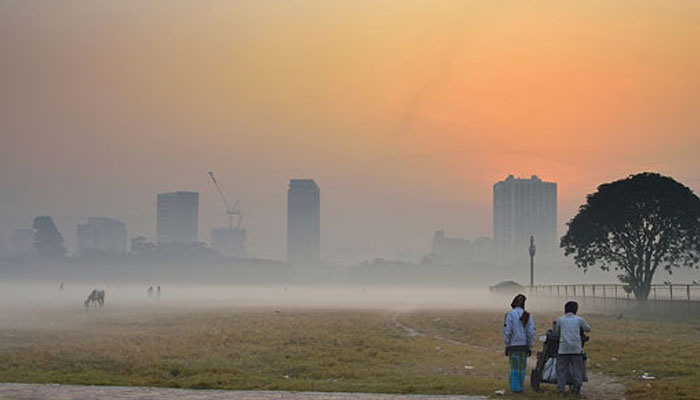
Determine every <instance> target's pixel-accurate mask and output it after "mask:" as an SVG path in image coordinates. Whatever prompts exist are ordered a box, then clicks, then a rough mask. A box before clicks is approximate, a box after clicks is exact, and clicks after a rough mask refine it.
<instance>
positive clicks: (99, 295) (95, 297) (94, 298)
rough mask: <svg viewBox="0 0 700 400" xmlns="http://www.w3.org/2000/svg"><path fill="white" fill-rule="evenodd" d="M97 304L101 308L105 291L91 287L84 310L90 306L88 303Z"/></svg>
mask: <svg viewBox="0 0 700 400" xmlns="http://www.w3.org/2000/svg"><path fill="white" fill-rule="evenodd" d="M94 304H97V305H98V306H100V308H102V306H103V305H104V304H105V291H104V290H102V289H92V293H90V295H89V296H88V297H87V299H86V300H85V310H88V309H89V308H90V305H94Z"/></svg>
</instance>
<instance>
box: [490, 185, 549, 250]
mask: <svg viewBox="0 0 700 400" xmlns="http://www.w3.org/2000/svg"><path fill="white" fill-rule="evenodd" d="M531 235H532V236H534V237H535V244H536V246H537V257H548V256H553V255H555V254H556V253H557V249H558V245H557V184H556V183H554V182H543V181H542V180H540V179H539V178H538V177H537V176H536V175H532V177H531V178H530V179H521V178H514V177H513V175H509V176H508V177H507V178H506V179H505V180H504V181H500V182H496V184H494V185H493V238H494V242H495V245H496V253H497V258H498V260H499V261H500V262H504V263H511V262H514V261H516V260H527V259H528V246H529V244H530V236H531Z"/></svg>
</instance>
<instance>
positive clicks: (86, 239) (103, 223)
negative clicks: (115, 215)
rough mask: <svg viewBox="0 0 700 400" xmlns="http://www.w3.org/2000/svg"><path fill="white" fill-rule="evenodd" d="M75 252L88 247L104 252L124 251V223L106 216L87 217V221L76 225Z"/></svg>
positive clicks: (80, 252)
mask: <svg viewBox="0 0 700 400" xmlns="http://www.w3.org/2000/svg"><path fill="white" fill-rule="evenodd" d="M77 234H78V237H77V239H78V240H77V246H76V247H77V252H78V254H82V253H84V252H85V251H86V250H88V249H92V250H97V251H103V252H106V253H116V254H118V253H124V252H125V251H126V224H125V223H123V222H121V221H117V220H116V219H112V218H107V217H89V218H88V221H87V223H85V224H78V226H77Z"/></svg>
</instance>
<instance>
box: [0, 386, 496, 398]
mask: <svg viewBox="0 0 700 400" xmlns="http://www.w3.org/2000/svg"><path fill="white" fill-rule="evenodd" d="M0 399H4V400H19V399H22V400H26V399H32V400H95V399H115V400H171V399H172V400H205V399H206V400H428V399H436V400H484V399H485V397H480V396H423V395H393V394H371V393H318V392H272V391H240V390H185V389H160V388H146V387H117V386H77V385H38V384H22V383H0Z"/></svg>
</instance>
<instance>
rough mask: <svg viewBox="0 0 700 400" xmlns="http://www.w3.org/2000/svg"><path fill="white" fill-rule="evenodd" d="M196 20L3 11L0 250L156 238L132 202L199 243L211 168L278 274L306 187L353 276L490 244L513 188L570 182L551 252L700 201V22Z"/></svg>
mask: <svg viewBox="0 0 700 400" xmlns="http://www.w3.org/2000/svg"><path fill="white" fill-rule="evenodd" d="M203 1H204V3H201V2H198V3H199V4H198V5H197V6H195V5H193V4H188V3H187V2H181V1H179V0H174V2H171V3H169V4H168V7H163V6H162V3H159V2H155V3H143V2H138V1H123V2H115V3H111V4H107V5H105V4H93V3H85V2H77V1H76V2H74V1H70V0H69V1H66V2H62V3H61V4H60V5H59V4H55V3H50V2H46V3H32V2H30V3H27V2H3V3H1V4H0V26H1V27H3V28H2V29H3V31H2V32H3V33H4V34H3V35H0V50H1V51H2V54H4V55H5V57H4V63H3V66H2V71H1V72H2V73H0V87H2V88H3V96H0V121H1V122H0V143H1V144H2V146H0V182H2V183H3V190H2V191H0V234H1V235H3V236H7V235H10V234H12V232H13V229H14V228H15V227H27V226H29V224H30V223H31V220H32V218H33V217H34V216H36V215H52V216H54V219H55V222H56V224H57V226H58V227H59V229H61V231H62V232H64V233H68V232H73V229H74V226H75V225H76V224H77V223H79V222H80V221H81V219H82V218H84V217H86V216H90V215H106V216H113V217H115V218H117V219H119V220H122V221H124V222H126V223H127V225H128V227H129V231H130V232H132V233H133V235H132V234H131V233H130V234H129V236H130V237H131V236H135V235H144V236H146V237H148V238H149V239H152V240H155V227H154V226H153V223H152V221H154V220H155V210H153V209H152V208H148V207H142V206H140V205H142V204H149V203H150V202H152V198H153V196H154V193H158V192H166V191H172V190H190V191H197V192H199V193H200V194H201V198H200V201H201V204H200V209H201V210H202V213H201V215H200V232H202V233H204V232H209V231H210V230H211V229H213V228H216V227H218V226H220V225H221V224H220V222H219V221H220V218H221V211H220V207H219V206H218V203H219V199H218V198H217V196H216V192H215V191H214V189H213V187H212V186H211V184H210V183H208V182H207V176H206V171H210V170H213V171H216V172H217V176H219V175H220V176H221V178H222V180H223V181H224V182H226V185H227V187H226V189H227V192H230V193H231V195H235V196H237V197H239V198H240V200H241V205H242V207H243V208H244V211H245V213H246V232H247V234H248V237H249V239H250V241H249V242H250V248H249V251H250V253H251V254H253V255H255V256H257V257H264V258H273V259H283V258H284V248H285V235H286V232H285V224H284V221H285V214H284V191H285V188H284V184H285V182H286V181H287V180H288V179H289V178H291V177H296V176H313V177H314V179H316V180H317V182H320V183H321V184H322V186H323V190H324V203H323V204H322V206H321V207H322V210H321V212H322V214H323V215H325V216H328V217H329V218H328V219H327V220H326V223H324V226H323V235H324V237H325V238H327V240H325V241H324V244H323V246H324V253H325V254H326V255H327V256H328V257H329V258H331V259H336V260H343V261H347V262H353V261H357V260H362V259H371V258H372V257H377V256H384V257H394V256H396V255H398V254H402V253H405V252H406V251H409V250H411V249H414V251H426V250H428V249H429V247H430V237H431V232H433V231H435V230H445V232H448V233H449V234H450V235H454V236H458V237H466V238H476V237H479V236H483V235H486V234H489V232H490V231H491V225H492V221H491V212H490V209H491V201H492V200H491V185H492V184H493V182H495V181H497V180H499V179H502V178H503V177H504V176H507V175H508V174H510V173H513V174H515V175H520V176H529V175H530V174H538V175H539V176H541V177H543V179H546V180H549V181H555V182H557V183H558V185H559V192H560V198H559V219H558V221H557V227H558V230H559V235H561V234H562V232H563V229H564V226H565V223H566V222H567V221H568V220H569V219H570V218H571V217H573V216H574V214H575V212H576V210H577V209H578V207H579V206H580V205H581V204H582V203H583V202H585V196H586V194H589V193H592V192H594V191H595V188H596V186H597V185H598V184H599V183H601V182H609V181H612V180H615V179H619V178H622V177H625V176H628V175H630V174H634V173H638V172H641V171H658V172H660V173H662V174H664V175H669V176H673V177H674V178H675V179H677V180H678V181H680V182H683V183H684V184H686V185H688V186H689V187H690V188H692V189H694V191H695V192H698V191H699V190H700V173H699V172H698V171H699V169H698V163H697V161H696V155H695V149H697V148H698V147H700V135H697V132H698V131H700V115H698V113H697V112H695V109H696V105H697V103H698V101H700V99H699V98H698V93H700V78H699V77H698V74H697V72H696V71H698V70H700V54H698V52H697V51H695V49H697V48H700V43H698V42H699V41H700V35H697V32H696V25H695V24H694V22H693V21H694V19H693V17H694V16H697V15H698V13H699V11H698V9H697V2H696V1H689V0H681V1H676V2H662V1H658V0H652V1H649V2H644V3H643V4H640V3H639V2H638V1H634V2H633V1H628V0H623V1H620V2H616V3H615V4H609V2H603V1H599V0H593V1H590V2H586V3H585V4H577V5H574V4H571V3H566V2H559V1H543V2H538V3H537V4H524V3H521V2H515V1H506V2H505V3H503V4H495V3H490V2H463V1H450V0H448V1H445V2H440V4H439V5H436V4H434V2H428V1H408V2H396V3H387V4H385V5H383V6H381V7H380V6H377V5H376V4H375V3H374V2H369V1H362V0H361V1H356V2H350V3H342V2H340V3H327V4H322V3H320V2H304V1H302V2H293V3H285V4H279V5H278V6H277V7H274V8H270V7H265V6H264V5H262V4H260V3H258V2H253V1H247V0H243V1H239V2H234V3H230V4H221V3H214V2H208V1H207V0H203ZM157 3H158V4H157ZM206 4H209V5H212V7H208V6H206ZM214 5H215V7H214ZM310 5H313V6H310ZM214 9H215V10H216V12H215V13H214V12H212V10H214ZM178 10H181V12H179V11H178ZM145 15H149V16H150V17H149V18H150V19H149V22H148V23H145V21H144V16H145ZM292 15H293V16H294V17H293V18H290V16H292ZM542 15H546V16H547V18H542ZM36 21H42V24H41V25H40V26H39V27H36ZM409 49H410V50H409ZM368 193H371V194H372V196H371V197H370V196H368V195H367V194H368ZM348 205H351V206H348ZM205 210H206V211H205ZM331 217H332V218H331ZM65 236H66V241H67V245H68V246H69V247H71V248H74V247H75V243H74V241H75V238H74V237H73V236H74V235H72V234H65ZM416 249H417V250H416Z"/></svg>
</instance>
